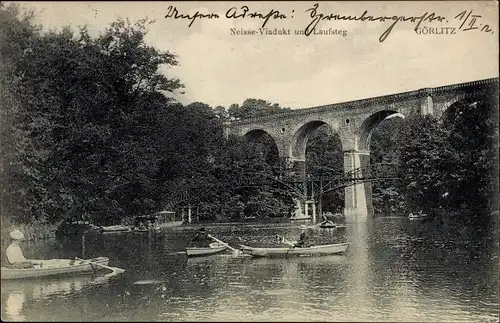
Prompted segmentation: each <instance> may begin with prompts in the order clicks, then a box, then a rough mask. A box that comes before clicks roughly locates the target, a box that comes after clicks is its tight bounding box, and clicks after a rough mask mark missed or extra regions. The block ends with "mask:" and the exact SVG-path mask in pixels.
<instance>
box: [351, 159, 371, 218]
mask: <svg viewBox="0 0 500 323" xmlns="http://www.w3.org/2000/svg"><path fill="white" fill-rule="evenodd" d="M368 165H370V152H369V151H360V150H350V151H344V173H345V174H346V175H350V176H353V177H354V178H361V177H362V176H363V174H357V173H352V171H354V170H355V169H359V168H360V167H366V166H368ZM344 215H345V218H346V221H347V222H366V220H367V219H368V217H371V216H373V203H372V184H371V182H361V183H359V184H354V185H350V186H347V187H346V188H345V197H344Z"/></svg>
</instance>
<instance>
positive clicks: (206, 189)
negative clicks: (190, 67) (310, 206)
mask: <svg viewBox="0 0 500 323" xmlns="http://www.w3.org/2000/svg"><path fill="white" fill-rule="evenodd" d="M149 23H150V22H149V21H147V20H141V21H139V22H137V23H136V24H131V23H130V22H128V21H126V20H118V21H116V22H114V23H112V24H111V25H110V26H109V28H107V29H106V30H104V31H103V32H102V33H101V34H100V35H98V36H96V37H91V36H90V35H89V33H88V31H87V30H86V29H85V27H83V28H80V29H79V30H78V31H76V32H75V31H72V30H70V29H69V28H65V29H63V30H61V31H49V32H43V31H42V29H41V27H40V26H36V25H35V24H34V23H33V16H32V15H30V14H29V13H28V14H26V13H24V14H21V13H20V12H19V8H18V7H17V6H16V5H8V6H6V5H4V4H0V82H1V86H0V100H1V102H2V106H1V110H0V113H1V115H0V122H1V125H0V126H1V129H0V131H1V146H0V149H1V151H0V155H1V160H0V172H1V181H2V182H1V189H2V191H1V194H2V196H1V197H2V198H1V209H2V215H7V216H9V217H11V218H13V219H15V220H17V221H20V222H33V221H42V222H44V221H47V222H57V221H59V220H61V219H64V218H67V217H70V216H77V217H79V216H82V215H86V216H89V217H91V218H92V219H93V220H94V221H96V222H100V223H111V222H116V221H117V220H119V219H120V218H123V217H126V216H130V215H140V214H145V213H149V212H155V211H159V210H162V209H165V208H176V207H179V206H183V205H191V206H192V207H193V208H194V210H193V211H194V213H195V216H197V217H198V218H199V219H200V220H227V219H238V220H241V219H244V218H246V217H280V216H283V215H289V214H290V212H291V210H292V209H293V205H294V203H293V199H294V198H296V197H298V194H300V191H299V192H298V191H297V189H296V188H295V187H291V186H290V181H289V178H287V176H288V174H287V172H286V165H285V163H284V162H283V161H280V160H279V159H278V156H277V149H276V147H275V144H274V143H273V142H272V140H271V139H270V138H269V137H266V136H263V137H262V138H260V139H258V140H253V141H250V142H245V141H243V140H242V139H241V138H225V137H224V136H223V121H225V120H228V119H229V120H234V119H240V118H249V117H259V116H264V115H269V114H275V113H280V112H283V111H286V110H288V108H284V107H281V106H279V105H278V104H274V103H271V102H268V101H265V100H261V99H246V100H245V101H243V103H242V104H241V106H240V105H238V104H233V105H231V106H230V107H228V108H227V109H226V108H224V107H221V106H217V107H215V108H212V107H210V106H208V105H206V104H204V103H201V102H195V103H191V104H189V105H186V106H183V105H181V104H179V103H176V102H175V101H174V100H173V99H172V94H175V93H179V92H181V91H182V88H183V85H182V83H181V82H180V80H178V79H175V78H172V77H168V73H167V75H165V73H160V67H169V66H175V65H176V64H177V57H176V56H175V55H174V54H172V53H169V52H161V51H159V50H157V49H156V48H154V47H151V46H149V45H147V44H146V43H145V41H144V37H145V35H146V34H147V28H148V24H149ZM495 104H496V103H495V102H492V101H484V100H472V101H467V102H465V101H464V102H459V103H457V104H455V105H454V106H453V107H451V108H450V109H448V111H447V113H446V114H445V115H444V116H443V118H442V119H440V120H438V119H434V118H433V117H430V116H427V117H422V116H409V117H407V118H405V119H404V120H403V119H398V118H393V119H389V120H386V121H384V122H382V123H381V124H380V125H379V127H378V128H377V129H376V130H375V131H374V133H373V134H372V139H371V159H372V162H373V163H380V162H391V163H395V164H396V165H397V167H398V168H399V173H400V177H401V180H400V181H386V182H374V183H373V196H374V206H375V209H376V212H381V213H392V212H394V213H401V212H408V211H413V210H420V209H423V210H425V211H426V212H429V213H432V214H442V212H443V210H445V211H453V212H454V214H458V216H462V217H465V215H463V214H466V212H464V211H465V210H467V211H471V212H475V213H478V214H479V213H481V214H484V213H485V211H487V210H489V209H490V208H491V207H492V206H491V205H490V202H491V195H490V193H491V184H492V183H491V178H492V172H493V171H494V165H495V164H494V161H495V155H494V151H493V150H492V149H491V147H492V145H493V143H494V139H495V135H497V134H496V133H495V132H494V131H493V130H494V129H495V125H496V123H495V122H494V120H495V119H494V116H493V115H492V113H491V112H492V111H494V110H495V108H496V105H495ZM403 130H404V131H403ZM306 160H307V161H306V171H307V174H310V175H311V176H314V177H322V176H324V177H330V178H331V177H334V176H341V174H342V173H343V152H342V148H341V145H340V140H339V138H338V136H336V135H335V134H333V133H331V131H330V130H329V128H328V127H327V126H323V127H320V128H319V129H318V130H317V131H316V132H315V133H314V134H313V135H311V136H310V137H309V141H308V146H307V150H306ZM269 179H272V181H274V183H279V185H269ZM259 180H261V182H262V183H264V184H263V185H256V183H257V184H258V183H259ZM252 183H253V184H252ZM471 188H473V189H471ZM343 196H344V192H343V190H338V191H333V192H329V193H328V194H325V195H324V196H323V197H322V202H323V203H322V205H323V207H322V209H323V211H330V212H339V211H342V207H343V203H344V202H343V200H344V197H343ZM440 212H441V213H440ZM467 214H469V213H467Z"/></svg>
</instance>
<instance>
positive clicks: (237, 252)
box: [208, 234, 240, 256]
mask: <svg viewBox="0 0 500 323" xmlns="http://www.w3.org/2000/svg"><path fill="white" fill-rule="evenodd" d="M208 237H209V238H211V239H213V240H215V241H217V242H218V243H220V244H222V245H225V246H226V247H228V248H229V249H231V250H232V251H233V252H234V255H235V256H237V255H238V254H239V253H240V251H239V250H238V249H234V248H233V247H231V246H230V245H228V244H227V243H225V242H223V241H221V240H219V239H217V238H216V237H214V236H213V235H211V234H209V235H208Z"/></svg>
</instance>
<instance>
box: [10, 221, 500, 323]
mask: <svg viewBox="0 0 500 323" xmlns="http://www.w3.org/2000/svg"><path fill="white" fill-rule="evenodd" d="M206 228H207V230H208V231H209V232H210V233H212V234H213V235H214V236H216V237H218V238H220V239H222V240H224V241H226V242H229V243H231V244H232V245H233V246H237V245H238V243H244V244H247V245H252V246H272V245H276V244H277V239H276V234H280V235H284V236H286V237H287V238H290V239H293V240H295V239H296V238H297V237H298V235H299V230H298V228H297V225H296V224H271V225H259V224H231V225H218V226H215V225H214V226H206ZM196 229H197V228H196V227H194V226H193V227H190V228H183V227H181V228H177V229H175V230H172V229H170V230H167V231H163V232H160V233H153V234H147V233H144V234H131V233H125V234H109V235H102V236H94V237H91V236H90V237H86V238H85V241H81V240H76V241H69V240H66V241H57V240H50V241H42V242H25V243H24V245H23V247H24V250H25V255H26V256H27V257H29V258H49V259H50V258H64V257H68V258H69V257H71V258H72V257H75V256H79V257H80V256H84V257H95V256H108V257H109V258H110V266H117V267H120V268H124V269H126V271H125V273H123V274H120V275H118V276H115V277H102V276H99V275H98V276H97V277H93V276H91V275H90V276H80V277H71V278H70V277H65V278H58V279H49V280H45V279H44V280H39V281H23V282H17V281H16V282H14V281H8V282H5V281H3V282H2V292H1V296H2V299H1V303H2V320H4V321H5V320H9V321H138V320H140V321H378V322H380V321H397V322H403V321H407V322H417V321H432V322H498V319H499V292H498V290H499V277H498V273H499V264H498V263H499V258H498V256H499V250H498V249H499V247H498V231H495V230H487V231H485V232H480V233H478V232H477V231H476V230H468V231H464V232H462V233H461V234H451V233H449V232H446V231H443V230H442V229H440V228H437V227H435V226H434V225H433V224H432V223H431V224H429V223H424V222H421V221H409V220H408V219H406V218H388V217H380V218H375V219H372V220H369V221H368V222H367V223H359V224H352V225H350V226H349V227H348V228H346V229H315V230H314V232H315V234H314V238H315V239H316V241H317V242H318V243H321V242H339V241H344V240H349V241H350V242H351V243H352V244H351V246H350V247H349V249H348V252H347V253H346V254H345V255H336V256H313V257H294V258H285V259H282V258H251V257H233V256H232V255H231V254H229V253H227V254H222V255H214V256H208V257H201V258H193V259H191V258H190V259H188V258H187V257H186V256H185V255H183V254H181V253H179V251H182V250H183V249H184V247H186V245H187V244H188V240H189V239H190V238H191V237H192V236H193V235H194V233H195V231H196ZM82 243H83V245H82ZM82 247H84V248H82ZM82 253H83V255H82Z"/></svg>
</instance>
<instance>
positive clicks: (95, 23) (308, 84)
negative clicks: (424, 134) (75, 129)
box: [19, 1, 499, 109]
mask: <svg viewBox="0 0 500 323" xmlns="http://www.w3.org/2000/svg"><path fill="white" fill-rule="evenodd" d="M19 3H20V4H21V5H22V6H23V7H25V8H27V9H34V10H35V13H36V21H37V23H40V24H41V25H43V26H44V28H46V29H47V30H48V29H60V28H61V27H62V26H72V27H75V28H76V27H77V26H80V25H87V26H88V27H89V29H90V30H91V32H92V33H93V34H94V35H97V34H98V33H99V32H100V31H102V30H103V29H104V28H106V27H107V26H108V25H109V24H110V23H111V22H113V21H115V20H116V19H118V18H119V17H122V18H128V19H129V20H130V21H131V22H135V21H137V20H139V19H142V18H145V17H147V18H149V19H154V20H155V22H154V23H153V24H151V25H150V29H149V33H148V35H147V37H146V42H147V43H148V44H149V45H152V46H155V47H156V48H158V49H160V50H162V51H169V52H172V53H175V54H176V55H177V56H178V61H179V65H178V66H176V67H170V68H164V69H162V72H163V73H165V74H166V75H167V76H170V77H172V76H173V77H177V78H179V79H180V80H181V81H182V82H183V83H184V85H185V94H183V95H178V96H177V97H176V98H177V99H178V100H179V101H180V102H181V103H184V104H186V103H190V102H195V101H199V102H204V103H207V104H209V105H211V106H212V107H215V106H218V105H222V106H224V107H226V108H227V107H229V106H230V105H231V104H233V103H238V104H241V103H242V102H243V101H244V100H245V99H247V98H256V99H264V100H268V101H270V102H272V103H278V104H280V105H281V106H283V107H290V108H292V109H296V108H309V107H314V106H319V105H326V104H332V103H338V102H345V101H351V100H357V99H365V98H370V97H375V96H380V95H388V94H393V93H400V92H405V91H413V90H418V89H421V88H426V87H436V86H442V85H449V84H455V83H462V82H468V81H475V80H481V79H486V78H491V77H498V74H499V71H498V68H499V67H498V54H499V47H498V32H499V31H498V2H495V1H463V2H460V1H453V2H430V1H425V2H424V1H422V2H420V1H411V2H410V1H408V2H395V1H387V2H382V1H380V2H376V1H369V2H368V1H367V2H365V1H352V2H351V1H342V2H319V3H318V7H317V9H316V10H315V14H316V16H318V15H319V14H323V15H325V16H328V15H330V14H339V15H344V16H348V15H351V16H361V15H362V14H363V12H364V11H365V10H366V11H367V14H365V16H367V15H371V16H373V17H378V16H390V17H392V16H405V17H420V16H422V15H423V14H425V13H428V15H430V14H432V13H435V15H436V16H442V17H444V19H443V20H442V21H441V22H438V21H437V20H434V21H429V20H426V21H424V22H422V23H421V25H420V27H422V28H423V27H426V32H425V33H424V30H425V28H424V29H420V30H419V34H417V33H416V32H415V30H414V28H415V25H416V23H412V22H411V21H406V22H404V21H399V22H397V23H396V25H395V26H394V27H393V29H392V31H391V33H390V34H389V35H388V37H387V38H386V39H385V40H384V41H383V42H380V40H379V38H380V36H381V35H382V34H383V33H384V31H386V30H387V29H388V28H389V27H390V25H391V24H392V21H384V22H380V21H372V22H367V21H335V20H331V21H328V20H322V21H320V22H319V23H318V25H317V26H316V32H319V31H322V32H326V33H331V32H333V33H335V30H340V31H345V32H346V34H345V36H343V35H342V32H341V33H340V35H339V34H338V33H337V34H333V35H331V34H326V35H314V34H311V35H309V36H305V35H294V31H295V30H298V31H303V30H304V29H305V28H306V27H307V26H308V25H309V23H310V22H311V21H312V20H313V19H314V18H313V17H312V16H311V12H310V11H308V12H306V10H307V9H309V8H313V7H314V5H315V3H316V2H314V1H311V2H310V1H307V2H305V1H302V2H292V1H288V2H272V1H265V2H254V1H249V2H219V1H211V2H208V1H207V2H201V1H200V2H195V1H189V2H161V1H160V2H147V1H134V2H119V1H112V2H111V1H110V2H106V1H102V2H86V1H80V2H31V1H30V2H19ZM169 6H172V7H175V8H176V9H177V12H178V13H179V14H185V15H191V16H192V15H194V14H195V13H196V12H199V13H201V14H208V13H214V14H217V15H218V16H219V18H218V19H207V18H197V19H195V20H194V22H193V23H192V25H191V27H189V24H190V22H191V21H190V20H189V19H173V18H172V17H170V18H165V15H167V13H168V12H169V10H168V7H169ZM242 6H247V7H248V12H247V15H246V16H245V17H240V18H237V19H229V18H226V12H227V11H228V10H229V9H230V8H232V7H235V9H237V14H241V13H243V11H244V10H243V9H242ZM271 10H274V11H279V14H284V15H286V18H282V19H273V18H270V19H269V20H268V21H267V23H266V25H265V27H266V28H268V29H269V30H273V29H275V28H277V29H280V30H282V29H285V31H286V30H288V29H289V30H290V35H261V34H260V33H259V28H261V27H262V25H263V23H264V20H263V19H261V18H251V17H249V14H250V13H253V12H257V13H261V14H262V15H263V16H265V15H267V14H268V13H269V12H270V11H271ZM469 13H470V14H469ZM466 18H467V20H466ZM473 18H474V19H475V21H474V24H473V25H472V27H476V26H478V27H480V28H478V29H473V30H472V29H471V30H465V29H467V28H468V26H470V23H471V22H472V21H473ZM485 25H489V26H490V27H491V31H488V29H487V28H486V27H485ZM460 26H462V29H459V27H460ZM231 28H236V29H238V30H241V29H244V30H255V31H256V33H257V34H256V35H234V34H231ZM431 28H433V32H434V34H430V33H431V32H430V29H431ZM443 28H446V29H443ZM482 28H485V29H483V30H481V29H482ZM446 31H447V32H448V34H445V33H446ZM439 33H442V34H439ZM452 33H453V34H452Z"/></svg>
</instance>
